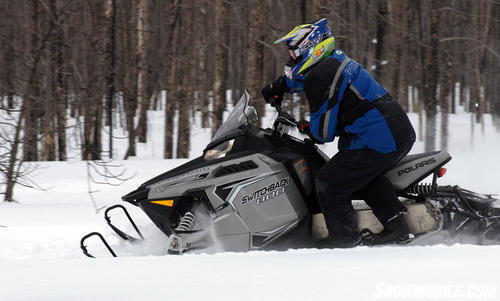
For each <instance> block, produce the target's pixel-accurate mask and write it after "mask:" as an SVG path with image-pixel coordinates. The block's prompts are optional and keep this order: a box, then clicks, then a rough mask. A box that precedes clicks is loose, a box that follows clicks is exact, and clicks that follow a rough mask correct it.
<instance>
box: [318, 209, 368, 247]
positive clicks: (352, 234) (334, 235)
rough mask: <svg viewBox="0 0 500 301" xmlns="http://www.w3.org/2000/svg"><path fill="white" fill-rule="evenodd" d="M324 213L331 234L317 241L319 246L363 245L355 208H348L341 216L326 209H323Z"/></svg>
mask: <svg viewBox="0 0 500 301" xmlns="http://www.w3.org/2000/svg"><path fill="white" fill-rule="evenodd" d="M351 208H352V207H351ZM323 215H324V217H325V223H326V227H327V228H328V234H329V235H328V238H325V239H321V240H319V241H318V242H317V243H316V247H317V248H320V249H322V248H353V247H356V246H359V245H361V237H360V235H359V232H358V224H357V220H356V216H355V214H354V210H347V211H346V212H344V214H343V215H342V216H339V215H337V214H335V213H333V212H332V211H330V210H327V209H326V210H323Z"/></svg>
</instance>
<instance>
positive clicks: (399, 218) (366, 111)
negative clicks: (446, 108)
mask: <svg viewBox="0 0 500 301" xmlns="http://www.w3.org/2000/svg"><path fill="white" fill-rule="evenodd" d="M327 22H328V20H327V19H326V18H323V19H321V20H318V21H316V22H315V23H312V24H303V25H299V26H297V27H295V28H294V29H293V30H292V31H291V32H289V33H288V34H287V35H285V36H284V37H282V38H281V39H279V40H277V41H275V42H274V43H275V44H278V43H282V42H286V44H287V47H288V50H289V52H290V60H289V62H288V63H287V64H286V66H285V75H283V76H280V77H279V78H278V79H276V80H275V81H274V82H273V83H271V84H269V85H268V86H266V87H264V88H263V89H262V95H263V96H264V99H265V100H266V101H267V102H268V103H270V104H271V105H272V106H276V105H280V104H281V101H282V98H283V95H284V93H285V92H289V93H297V92H305V95H306V98H307V100H308V102H309V109H310V113H311V115H310V123H307V122H303V125H304V126H301V129H302V130H304V129H305V128H308V130H309V131H310V132H311V133H312V134H313V135H314V137H315V138H316V140H317V142H318V143H325V142H331V141H333V140H334V138H335V137H336V136H338V137H340V138H339V142H338V148H339V151H338V152H337V153H336V154H335V155H334V156H333V157H332V158H331V159H330V161H329V162H328V163H326V164H325V165H324V166H323V167H322V168H321V169H320V170H319V172H318V173H317V175H316V193H317V197H318V201H319V203H320V205H321V208H322V211H323V214H324V216H325V222H326V225H327V228H328V232H329V238H328V240H327V245H329V246H333V247H352V246H356V245H358V244H359V243H360V241H361V238H360V235H359V231H358V227H357V221H356V215H355V213H354V209H353V207H352V203H351V201H352V198H353V195H354V196H360V198H361V199H364V200H365V202H366V203H367V204H368V205H369V206H370V207H371V208H372V209H373V212H374V214H375V215H376V217H377V218H378V219H379V220H380V222H381V223H382V225H383V226H384V230H383V234H384V235H380V236H379V237H381V238H382V237H383V238H384V239H382V241H381V242H382V243H384V242H385V243H393V242H401V241H406V240H409V239H411V238H412V237H413V235H412V234H411V233H410V231H409V229H408V225H407V224H406V221H405V220H404V215H405V214H407V212H408V211H407V210H406V207H404V206H403V205H402V204H401V203H400V202H399V200H398V198H397V195H396V192H395V191H394V188H393V187H392V185H391V183H390V182H389V181H388V180H387V179H386V178H385V177H384V172H385V171H386V170H388V169H389V168H390V167H391V166H392V165H394V164H395V163H396V162H397V161H399V160H400V159H401V158H402V157H403V156H405V155H406V154H407V153H408V152H409V150H410V149H411V147H412V145H413V143H414V142H415V131H414V129H413V127H412V125H411V123H410V121H409V119H408V116H407V115H406V113H405V112H404V111H403V109H402V108H401V106H400V105H399V103H398V102H397V101H396V100H395V99H394V98H393V97H392V96H391V95H389V94H388V93H387V91H386V90H385V89H384V88H383V87H382V86H381V85H380V84H379V83H378V82H377V81H376V80H375V79H374V78H373V77H372V76H371V75H370V74H369V73H368V72H367V71H366V70H365V69H364V68H363V67H362V66H361V65H360V64H359V63H357V62H355V61H354V60H352V59H350V58H349V57H348V56H347V55H346V54H345V53H344V52H343V51H342V50H335V36H334V35H333V34H332V33H331V32H330V30H329V29H328V26H327Z"/></svg>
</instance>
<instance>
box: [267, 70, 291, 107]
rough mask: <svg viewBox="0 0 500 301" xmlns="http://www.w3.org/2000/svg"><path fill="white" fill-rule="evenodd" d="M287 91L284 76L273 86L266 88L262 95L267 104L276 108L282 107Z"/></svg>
mask: <svg viewBox="0 0 500 301" xmlns="http://www.w3.org/2000/svg"><path fill="white" fill-rule="evenodd" d="M286 89H287V86H286V79H285V76H284V75H283V76H280V77H278V78H277V79H276V80H275V81H274V82H273V83H272V84H269V85H267V86H265V87H264V88H263V89H262V91H261V93H262V96H264V99H265V101H266V102H267V103H269V104H270V105H271V106H273V107H276V106H280V105H281V102H282V101H283V95H284V94H285V92H286Z"/></svg>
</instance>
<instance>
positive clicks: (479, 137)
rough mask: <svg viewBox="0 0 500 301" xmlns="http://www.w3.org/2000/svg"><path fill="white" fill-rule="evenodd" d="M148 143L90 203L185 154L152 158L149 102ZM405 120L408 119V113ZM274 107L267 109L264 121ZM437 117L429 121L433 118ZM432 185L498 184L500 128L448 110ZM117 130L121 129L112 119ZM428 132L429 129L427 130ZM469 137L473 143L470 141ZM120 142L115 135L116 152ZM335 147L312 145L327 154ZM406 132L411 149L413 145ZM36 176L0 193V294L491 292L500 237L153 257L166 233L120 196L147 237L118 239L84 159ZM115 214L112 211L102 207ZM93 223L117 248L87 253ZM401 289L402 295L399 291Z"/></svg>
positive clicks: (232, 296)
mask: <svg viewBox="0 0 500 301" xmlns="http://www.w3.org/2000/svg"><path fill="white" fill-rule="evenodd" d="M150 117H151V118H150V121H149V122H150V124H149V128H150V129H152V131H151V132H150V134H149V135H150V136H149V141H150V142H149V143H147V144H139V145H138V153H139V154H140V155H141V156H140V157H138V158H131V159H130V160H127V161H121V160H115V161H114V162H113V163H114V164H117V165H121V167H116V170H121V169H124V168H126V170H127V171H126V174H127V175H129V176H134V177H133V178H131V179H130V180H128V181H127V182H126V183H124V184H123V185H121V186H109V185H97V184H92V185H91V190H93V191H95V192H94V193H93V197H94V199H95V200H96V203H97V206H98V207H104V206H110V205H112V204H115V203H122V202H120V197H121V196H123V195H124V194H126V193H128V192H130V191H131V190H133V189H135V188H137V186H139V185H140V184H141V183H142V182H144V181H146V180H148V179H150V178H151V177H153V176H156V175H158V174H159V173H162V172H164V171H166V170H169V169H172V168H174V167H176V166H178V165H180V164H183V163H185V162H186V159H174V160H162V159H161V156H162V145H163V135H162V133H163V125H162V123H161V122H162V114H161V113H158V112H150ZM410 117H411V119H412V122H413V124H414V125H415V128H418V118H417V116H416V115H415V114H411V115H410ZM272 118H273V114H267V116H266V118H264V123H265V124H269V123H270V120H272ZM438 122H439V121H438ZM193 124H194V125H193V131H192V133H193V136H192V138H191V143H192V149H191V152H190V154H191V157H195V156H198V155H199V154H200V153H201V151H202V149H203V148H204V146H205V145H206V143H207V142H208V139H209V138H208V137H209V136H210V135H209V130H208V129H201V128H200V127H199V122H193ZM449 128H450V140H449V144H448V145H449V149H450V150H453V151H450V153H451V155H452V156H453V160H452V161H451V162H450V163H448V164H447V167H448V173H447V175H446V176H445V177H444V178H443V179H442V180H441V183H443V184H458V185H459V186H462V187H464V188H468V189H471V190H474V191H477V192H482V193H498V192H500V191H499V190H500V189H499V188H498V187H499V186H498V177H497V170H498V169H499V168H500V160H499V158H498V149H499V146H500V145H499V142H498V141H500V134H499V133H498V131H497V130H496V129H495V128H494V127H493V121H492V120H491V116H486V120H485V127H484V132H482V130H481V127H480V126H479V125H476V126H475V127H474V129H473V130H471V127H470V115H469V114H465V113H463V112H461V113H460V114H458V115H450V126H449ZM116 132H117V133H116V134H117V135H118V136H119V135H122V137H123V135H124V133H120V130H119V129H118V130H117V131H116ZM437 139H438V141H437V142H439V138H437ZM471 141H472V142H473V143H471ZM125 144H126V140H125V139H117V140H115V146H116V148H117V157H118V158H121V157H123V156H122V155H123V152H124V149H125ZM335 148H336V146H335V145H332V144H330V145H328V146H326V147H323V149H324V150H325V151H326V152H327V153H328V154H329V155H332V154H334V153H335ZM422 151H423V143H422V142H417V144H416V145H415V147H414V149H413V151H412V152H413V153H416V152H422ZM37 164H39V165H40V166H41V167H42V168H41V169H38V170H37V171H36V172H35V173H34V174H33V179H34V180H35V182H36V183H37V184H38V185H40V186H41V187H44V188H46V189H47V191H39V190H32V189H27V188H22V187H16V191H15V198H16V199H17V200H18V202H19V203H0V225H1V226H0V271H1V272H0V300H318V299H329V300H402V299H411V300H428V299H436V300H441V299H447V300H499V299H500V287H499V283H498V271H499V270H500V261H499V260H498V254H500V246H472V245H458V244H456V245H452V246H445V245H437V246H414V247H375V248H368V247H358V248H354V249H345V250H342V249H333V250H331V249H329V250H326V249H323V250H319V249H300V250H289V251H285V252H275V251H267V252H266V251H259V252H248V253H216V254H188V255H183V256H170V255H167V256H163V255H162V254H164V252H165V239H164V236H163V234H162V233H161V232H160V231H159V230H158V229H156V228H155V227H154V226H153V225H152V224H151V223H150V222H149V220H148V218H147V217H146V216H145V215H144V214H143V213H142V212H141V211H140V209H138V208H136V207H134V206H128V204H127V205H126V206H127V209H128V210H129V211H130V213H131V215H132V216H133V217H134V219H135V220H136V221H137V224H138V225H139V227H140V228H141V229H142V230H143V233H144V234H145V236H146V241H145V242H143V243H140V244H139V245H132V244H130V243H124V242H121V241H120V240H119V239H118V238H117V237H116V235H114V234H113V233H112V231H111V230H110V229H109V228H108V227H107V226H106V224H105V221H104V219H103V218H102V214H103V211H102V210H101V211H100V212H99V214H96V213H95V209H94V207H93V205H92V203H91V200H90V198H89V195H88V186H87V177H86V176H87V163H86V162H81V161H77V160H71V161H70V162H52V163H46V162H39V163H37ZM113 219H114V220H117V222H118V223H119V222H120V220H119V217H118V216H113ZM91 231H99V232H101V233H103V235H104V236H105V237H106V238H107V239H108V240H109V242H110V244H112V245H113V247H114V248H115V249H116V252H117V253H118V255H119V256H121V258H118V259H115V258H110V255H109V254H107V252H106V250H105V249H104V248H102V247H101V246H100V245H99V244H98V242H97V241H96V240H89V242H88V246H89V249H90V250H92V252H93V253H95V254H96V255H98V256H99V258H98V259H90V258H86V257H85V256H84V255H83V254H82V252H81V250H80V249H79V241H80V238H81V237H82V236H83V235H84V234H87V233H89V232H91ZM405 294H406V295H405Z"/></svg>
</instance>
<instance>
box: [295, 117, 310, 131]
mask: <svg viewBox="0 0 500 301" xmlns="http://www.w3.org/2000/svg"><path fill="white" fill-rule="evenodd" d="M310 127H311V124H310V123H309V122H308V121H305V120H300V121H299V122H297V128H298V129H299V132H301V133H302V134H307V133H310V131H309V129H310Z"/></svg>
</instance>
